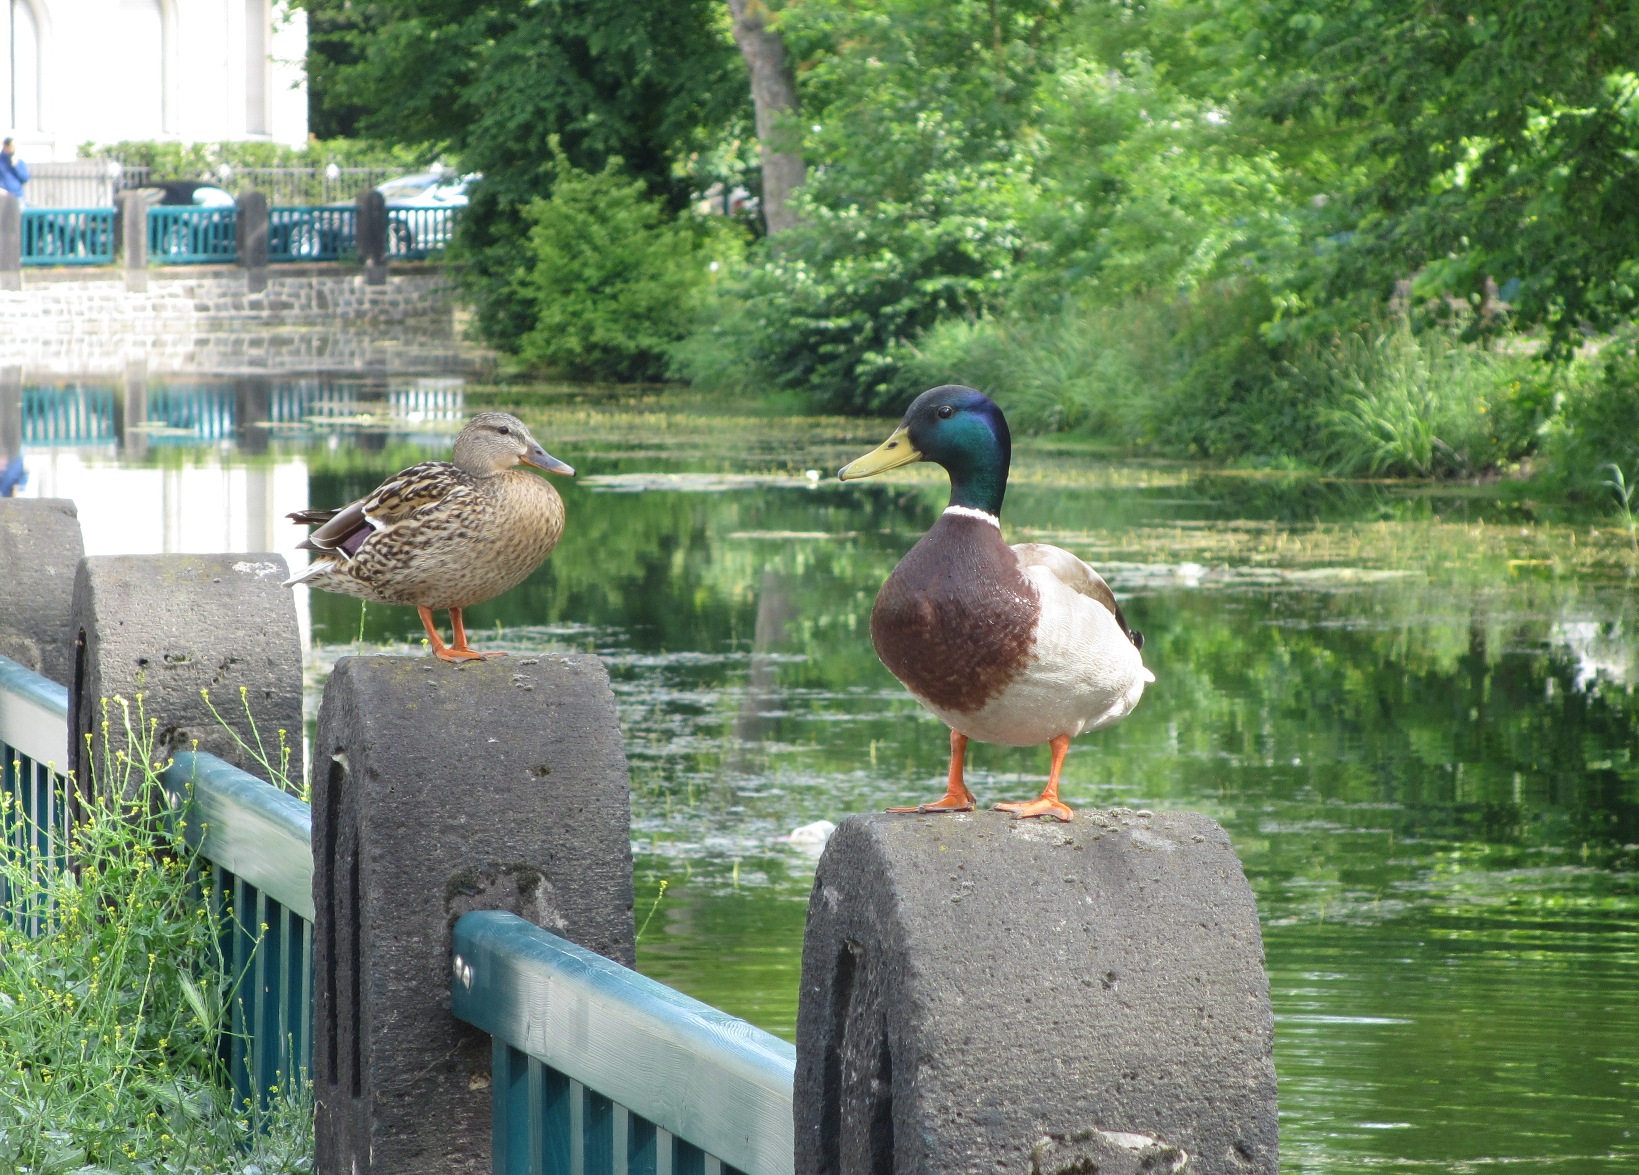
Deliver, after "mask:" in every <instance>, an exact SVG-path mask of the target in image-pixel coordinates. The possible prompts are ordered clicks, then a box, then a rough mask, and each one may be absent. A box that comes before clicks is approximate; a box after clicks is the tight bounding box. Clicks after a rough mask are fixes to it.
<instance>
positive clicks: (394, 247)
mask: <svg viewBox="0 0 1639 1175" xmlns="http://www.w3.org/2000/svg"><path fill="white" fill-rule="evenodd" d="M457 211H458V210H457V209H455V208H392V207H389V208H388V209H387V256H389V257H397V258H399V259H401V260H405V261H412V260H421V259H424V258H427V257H431V256H432V255H433V254H435V253H440V252H442V251H443V250H444V249H445V247H446V246H448V245H449V243H450V242H451V241H452V240H454V239H455V217H456V213H457Z"/></svg>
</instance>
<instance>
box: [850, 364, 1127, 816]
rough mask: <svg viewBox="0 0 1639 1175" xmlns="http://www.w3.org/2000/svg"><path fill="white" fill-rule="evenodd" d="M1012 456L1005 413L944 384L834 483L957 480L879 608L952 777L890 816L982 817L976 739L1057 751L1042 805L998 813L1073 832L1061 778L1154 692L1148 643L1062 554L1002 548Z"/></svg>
mask: <svg viewBox="0 0 1639 1175" xmlns="http://www.w3.org/2000/svg"><path fill="white" fill-rule="evenodd" d="M1012 450H1013V442H1012V437H1011V435H1010V434H1009V432H1008V428H1007V420H1006V419H1005V418H1004V417H1003V416H1002V411H1001V409H1000V408H998V407H996V405H995V404H994V403H993V402H992V401H991V400H990V398H989V397H988V396H986V395H984V394H983V393H981V392H977V391H975V390H974V389H972V388H965V387H960V386H958V385H955V384H947V385H945V386H944V387H937V388H933V389H932V390H930V391H926V392H923V393H922V394H921V395H920V396H918V397H917V398H916V399H915V400H914V401H913V402H912V403H911V406H910V407H909V408H908V409H906V411H905V416H904V419H903V420H901V421H900V422H899V427H898V428H897V429H896V430H895V431H894V433H893V435H892V436H890V437H889V438H888V439H887V440H885V441H883V442H882V444H881V445H879V446H878V447H877V448H876V449H874V450H872V451H871V452H869V453H867V454H865V456H863V457H861V458H859V459H858V460H857V461H854V462H851V463H850V464H848V465H845V466H844V467H843V468H842V470H841V471H840V472H839V473H838V474H837V476H838V477H839V478H841V479H842V480H843V481H851V480H853V479H854V478H860V477H870V476H872V475H873V474H877V473H882V472H884V471H886V470H889V469H896V468H898V467H899V466H901V465H908V464H910V463H911V462H912V461H932V462H935V463H936V464H938V465H941V466H943V467H944V469H945V471H946V472H947V473H949V474H950V505H948V506H946V507H945V512H944V513H943V514H942V515H940V517H939V520H938V521H937V522H935V523H934V524H933V528H932V529H931V530H929V531H928V533H927V534H925V535H923V536H922V538H921V540H920V541H919V542H918V543H917V544H916V545H915V546H914V547H912V548H911V549H910V551H909V552H908V553H907V554H906V555H905V557H904V558H903V559H901V560H900V561H899V566H898V567H896V568H894V571H893V574H892V575H890V576H889V577H888V579H887V582H886V583H884V584H883V585H882V590H881V592H880V593H878V595H877V597H876V606H875V607H874V608H873V609H872V610H871V640H872V642H873V643H874V644H875V645H876V652H877V656H879V657H881V658H882V663H883V664H884V665H886V666H887V667H888V669H889V670H890V671H891V672H892V673H893V675H894V676H895V677H897V678H898V679H899V680H900V681H901V682H903V683H904V685H905V688H906V689H908V690H910V692H911V694H912V696H914V697H915V698H916V700H917V701H918V702H921V703H922V705H923V706H925V707H927V708H928V709H929V710H930V711H932V712H933V713H934V715H936V716H937V717H938V718H939V720H940V721H942V722H943V723H944V724H945V725H946V726H949V727H950V779H949V782H948V784H947V785H946V789H945V794H944V795H943V796H942V797H941V798H939V799H937V800H934V801H933V802H931V803H927V804H922V805H919V806H918V807H915V808H891V809H889V811H893V812H971V811H972V810H973V803H974V801H973V793H972V792H970V791H968V789H967V785H966V784H965V783H963V781H962V762H963V759H964V758H965V756H966V753H967V744H968V740H969V739H978V740H979V741H980V742H986V743H1003V744H1006V745H1008V746H1015V747H1029V746H1039V745H1040V744H1042V743H1049V744H1051V746H1052V748H1053V763H1052V769H1051V771H1050V772H1049V774H1048V777H1047V786H1046V787H1045V788H1044V789H1043V790H1042V793H1041V795H1040V796H1039V797H1037V798H1036V799H1034V800H1028V801H1018V802H1010V803H1005V804H997V805H996V807H997V808H998V809H1000V810H1002V811H1007V812H1012V813H1014V814H1015V815H1016V816H1020V817H1026V816H1048V815H1051V816H1056V817H1057V818H1058V819H1060V820H1069V819H1070V818H1071V816H1072V815H1073V813H1072V811H1071V809H1070V807H1069V806H1068V805H1067V804H1065V803H1064V802H1063V801H1062V800H1060V799H1059V772H1060V771H1061V770H1062V768H1063V766H1064V756H1065V753H1066V752H1067V751H1068V750H1069V747H1070V740H1071V739H1072V738H1074V737H1076V736H1077V735H1079V734H1084V733H1086V732H1087V731H1090V730H1098V729H1101V728H1102V727H1106V726H1110V725H1112V724H1114V723H1116V722H1119V721H1121V719H1123V718H1125V717H1126V716H1127V715H1128V714H1130V713H1132V710H1133V707H1134V706H1136V705H1138V699H1139V698H1141V697H1142V696H1143V694H1144V686H1145V685H1146V684H1148V683H1149V682H1152V681H1154V680H1155V675H1154V674H1152V673H1151V672H1150V671H1149V670H1148V669H1146V668H1145V667H1144V660H1143V658H1142V656H1140V653H1139V650H1141V649H1142V648H1143V647H1144V637H1143V634H1142V633H1139V632H1135V631H1134V630H1133V629H1131V628H1130V627H1128V625H1127V618H1126V617H1125V616H1124V615H1123V614H1122V612H1121V605H1120V604H1118V603H1116V599H1115V593H1113V592H1112V591H1110V587H1109V585H1108V584H1106V583H1105V582H1104V580H1103V579H1102V578H1101V577H1100V576H1099V574H1098V572H1096V571H1094V570H1093V569H1092V568H1091V567H1089V566H1088V565H1087V564H1085V563H1083V562H1082V561H1081V560H1080V559H1078V558H1076V557H1075V556H1074V555H1072V554H1070V552H1069V551H1065V550H1061V549H1060V548H1058V547H1050V546H1047V545H1046V544H1044V543H1020V544H1018V545H1017V546H1011V547H1010V546H1008V545H1007V543H1006V542H1004V541H1003V539H1002V524H1001V513H1002V497H1003V496H1004V495H1005V494H1006V492H1007V470H1008V463H1009V461H1010V459H1011V456H1012Z"/></svg>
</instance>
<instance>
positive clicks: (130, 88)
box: [108, 0, 165, 139]
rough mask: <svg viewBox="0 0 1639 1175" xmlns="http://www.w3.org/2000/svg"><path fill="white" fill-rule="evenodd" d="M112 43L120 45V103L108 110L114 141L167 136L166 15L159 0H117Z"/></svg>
mask: <svg viewBox="0 0 1639 1175" xmlns="http://www.w3.org/2000/svg"><path fill="white" fill-rule="evenodd" d="M113 15H114V28H113V30H112V33H113V37H112V43H113V44H115V45H117V46H119V54H120V61H121V63H122V65H123V68H122V70H121V73H122V75H123V76H122V78H121V82H122V85H121V87H120V100H119V102H118V103H117V105H114V106H113V108H112V109H110V110H109V111H108V114H109V115H110V116H111V119H112V122H113V126H112V127H111V129H112V130H113V131H114V133H113V134H112V135H110V136H109V137H110V138H114V139H157V138H159V137H160V136H161V135H163V134H164V133H165V16H164V13H163V11H162V10H161V8H160V0H115V8H114V14H113Z"/></svg>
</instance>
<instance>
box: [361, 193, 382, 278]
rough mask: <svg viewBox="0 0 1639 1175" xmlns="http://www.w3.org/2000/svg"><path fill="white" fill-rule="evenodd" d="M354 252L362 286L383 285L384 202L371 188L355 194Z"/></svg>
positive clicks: (380, 195) (379, 194)
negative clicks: (362, 271) (356, 211)
mask: <svg viewBox="0 0 1639 1175" xmlns="http://www.w3.org/2000/svg"><path fill="white" fill-rule="evenodd" d="M357 203H358V228H357V232H358V251H359V261H360V262H362V263H363V265H364V284H365V285H367V286H384V285H386V284H387V200H386V197H384V196H383V195H382V194H381V193H380V192H378V191H376V190H375V189H374V188H365V189H364V190H363V191H362V192H360V193H359V194H358V201H357Z"/></svg>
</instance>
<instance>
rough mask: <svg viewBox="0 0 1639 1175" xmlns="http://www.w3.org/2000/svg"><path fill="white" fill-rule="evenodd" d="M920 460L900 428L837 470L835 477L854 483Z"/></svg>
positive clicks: (914, 447) (919, 455) (920, 457)
mask: <svg viewBox="0 0 1639 1175" xmlns="http://www.w3.org/2000/svg"><path fill="white" fill-rule="evenodd" d="M920 460H922V454H921V453H920V452H918V451H917V449H916V446H915V445H913V444H911V438H910V434H909V433H907V432H906V431H905V430H904V429H902V428H900V429H895V430H894V434H893V436H891V437H889V438H888V439H887V440H885V441H883V442H882V443H881V444H880V445H878V446H877V447H876V448H874V449H872V450H871V451H870V452H869V453H867V454H865V456H863V457H859V458H856V459H855V460H853V461H850V462H848V464H846V465H844V466H843V467H842V468H841V469H839V470H837V477H838V478H839V479H840V480H842V481H855V480H857V479H859V478H861V477H874V476H875V475H876V474H878V473H886V472H887V471H888V470H890V469H898V468H899V467H900V466H901V465H909V464H910V463H911V462H912V461H920Z"/></svg>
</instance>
